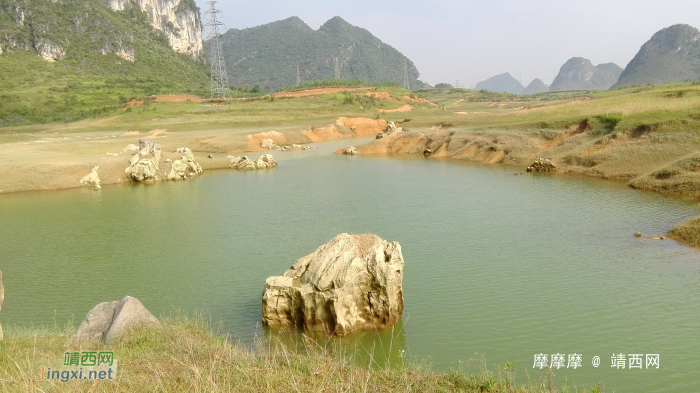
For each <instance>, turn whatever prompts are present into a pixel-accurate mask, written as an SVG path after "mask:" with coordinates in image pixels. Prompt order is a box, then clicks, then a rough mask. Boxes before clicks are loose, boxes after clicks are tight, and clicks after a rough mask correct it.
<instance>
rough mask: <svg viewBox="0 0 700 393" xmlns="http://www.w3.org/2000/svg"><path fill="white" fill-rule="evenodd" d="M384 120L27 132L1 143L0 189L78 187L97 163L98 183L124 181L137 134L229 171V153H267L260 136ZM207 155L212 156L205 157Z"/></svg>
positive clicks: (363, 129)
mask: <svg viewBox="0 0 700 393" xmlns="http://www.w3.org/2000/svg"><path fill="white" fill-rule="evenodd" d="M386 124H387V122H386V121H384V120H374V119H369V118H346V117H341V118H338V119H337V120H336V121H335V123H334V124H328V125H325V126H314V127H309V128H305V129H298V130H284V131H276V130H268V131H263V132H257V133H246V132H245V130H231V129H227V130H214V131H191V132H190V131H188V132H169V131H168V130H167V129H156V130H151V131H147V132H143V131H127V132H121V133H107V132H95V133H80V134H61V135H60V136H59V135H54V134H50V135H40V136H32V137H27V139H26V140H23V141H18V142H12V143H2V144H0V193H8V192H20V191H31V190H58V189H67V188H75V187H83V185H82V184H80V179H81V178H82V177H83V176H85V175H87V174H88V173H90V171H91V169H92V168H93V167H95V166H99V170H98V174H99V177H100V180H101V183H102V185H106V184H117V183H123V182H128V181H129V180H128V179H127V177H126V174H125V172H124V169H125V168H126V167H127V166H128V165H129V159H131V157H132V156H133V155H134V152H133V151H131V150H128V149H126V147H127V146H128V145H129V144H133V145H136V146H138V144H139V142H138V141H139V139H141V138H148V139H154V140H156V141H157V142H158V144H160V145H161V147H162V149H163V155H162V159H163V160H165V159H168V158H169V159H172V160H176V159H178V158H179V157H180V154H178V153H176V152H175V151H176V149H177V148H179V147H189V148H190V149H191V150H192V151H193V152H195V154H196V156H197V161H198V162H199V164H200V165H201V166H202V169H204V170H205V171H206V170H213V169H228V165H229V160H227V159H226V158H225V157H226V155H228V154H244V153H258V152H263V151H266V150H265V149H263V148H262V147H261V146H260V143H261V141H262V140H263V139H272V140H273V141H274V142H275V143H276V144H277V145H280V146H282V145H291V144H293V143H296V144H304V143H314V142H321V141H329V140H335V139H343V138H353V137H362V136H374V135H376V134H377V133H379V132H381V131H384V129H385V128H386ZM273 153H274V152H273ZM209 154H212V155H213V156H214V158H207V156H208V155H209Z"/></svg>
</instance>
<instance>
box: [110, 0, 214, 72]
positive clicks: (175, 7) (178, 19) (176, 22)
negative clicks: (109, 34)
mask: <svg viewBox="0 0 700 393" xmlns="http://www.w3.org/2000/svg"><path fill="white" fill-rule="evenodd" d="M107 2H108V4H109V7H110V8H111V9H112V10H115V11H122V10H124V9H126V8H127V6H128V5H129V3H130V2H129V1H127V0H108V1H107ZM134 3H135V4H138V6H139V8H141V11H143V12H145V13H146V14H147V15H148V20H149V21H150V22H151V26H153V27H154V28H155V29H157V30H160V31H161V32H163V34H164V35H165V36H166V37H167V38H168V42H169V43H170V47H171V48H173V49H174V50H175V51H176V52H178V53H182V54H183V55H186V56H189V57H190V58H191V59H193V60H198V59H200V58H202V55H203V47H202V23H201V21H200V19H199V10H198V9H197V8H196V6H195V5H194V2H192V3H189V2H187V1H185V0H136V1H135V2H134ZM132 61H133V60H132Z"/></svg>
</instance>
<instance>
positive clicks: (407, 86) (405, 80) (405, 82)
mask: <svg viewBox="0 0 700 393" xmlns="http://www.w3.org/2000/svg"><path fill="white" fill-rule="evenodd" d="M403 87H404V88H405V89H406V90H411V86H410V84H409V83H408V60H406V59H403Z"/></svg>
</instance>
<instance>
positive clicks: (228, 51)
mask: <svg viewBox="0 0 700 393" xmlns="http://www.w3.org/2000/svg"><path fill="white" fill-rule="evenodd" d="M222 48H223V52H224V61H225V63H226V71H227V73H228V77H229V81H230V82H231V85H232V86H242V85H249V86H253V85H260V86H261V87H263V88H268V89H279V88H281V87H283V86H287V85H294V84H296V82H297V76H299V77H300V79H301V81H310V80H322V79H332V78H335V76H336V67H337V72H338V74H339V77H340V79H362V80H366V81H370V82H393V83H396V84H398V85H403V81H404V66H405V67H406V68H407V72H408V77H409V84H410V87H411V88H414V87H426V86H427V85H426V84H424V83H423V82H420V81H419V80H418V78H419V72H418V69H417V68H416V66H415V65H414V64H413V62H412V61H411V60H410V59H409V58H407V57H406V56H404V55H403V54H402V53H401V52H399V51H398V50H396V49H394V48H393V47H391V46H390V45H388V44H386V43H384V42H382V41H381V40H380V39H378V38H377V37H375V36H373V35H372V33H370V32H369V31H367V30H365V29H363V28H360V27H356V26H353V25H351V24H350V23H348V22H346V21H345V20H343V19H342V18H340V17H338V16H336V17H334V18H332V19H330V20H329V21H327V22H326V23H324V24H323V26H321V27H320V28H319V29H318V30H313V29H312V28H311V27H309V26H308V25H307V24H306V23H304V21H302V20H301V19H299V18H298V17H296V16H294V17H291V18H287V19H284V20H281V21H277V22H272V23H268V24H266V25H262V26H257V27H252V28H248V29H242V30H238V29H230V30H228V31H227V32H226V33H224V34H223V36H222ZM205 49H206V50H207V52H208V53H209V46H208V45H206V44H205ZM297 71H298V72H297Z"/></svg>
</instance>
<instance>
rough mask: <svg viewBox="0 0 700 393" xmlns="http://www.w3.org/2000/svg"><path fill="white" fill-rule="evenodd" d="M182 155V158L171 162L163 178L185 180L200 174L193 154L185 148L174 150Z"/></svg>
mask: <svg viewBox="0 0 700 393" xmlns="http://www.w3.org/2000/svg"><path fill="white" fill-rule="evenodd" d="M176 151H177V152H178V153H182V158H180V159H179V160H175V161H173V164H172V166H171V167H170V172H168V174H167V175H166V176H165V178H166V179H167V180H185V179H188V178H190V177H193V176H197V175H199V174H201V173H202V167H201V166H200V165H199V163H197V161H195V160H194V154H192V151H191V150H190V149H189V148H187V147H180V148H178V149H177V150H176Z"/></svg>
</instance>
